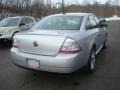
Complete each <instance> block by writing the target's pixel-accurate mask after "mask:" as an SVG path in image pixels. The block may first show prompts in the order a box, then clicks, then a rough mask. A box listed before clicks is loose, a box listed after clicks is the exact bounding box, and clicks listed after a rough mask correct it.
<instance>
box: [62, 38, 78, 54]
mask: <svg viewBox="0 0 120 90" xmlns="http://www.w3.org/2000/svg"><path fill="white" fill-rule="evenodd" d="M78 52H80V46H79V44H78V43H77V42H76V41H75V40H72V39H69V38H68V39H66V40H65V42H64V43H63V45H62V47H61V49H60V53H66V54H74V53H78Z"/></svg>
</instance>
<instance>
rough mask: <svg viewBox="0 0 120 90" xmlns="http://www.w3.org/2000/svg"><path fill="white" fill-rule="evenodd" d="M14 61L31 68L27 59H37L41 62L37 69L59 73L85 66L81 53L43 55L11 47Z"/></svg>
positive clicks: (70, 71) (69, 71)
mask: <svg viewBox="0 0 120 90" xmlns="http://www.w3.org/2000/svg"><path fill="white" fill-rule="evenodd" d="M11 58H12V62H13V63H14V64H16V65H19V66H21V67H25V68H28V69H33V68H29V67H28V65H27V60H28V59H32V60H37V61H39V62H40V68H37V69H36V70H41V71H48V72H57V73H72V72H74V71H76V70H78V69H80V68H81V67H83V66H84V64H83V61H82V60H83V58H82V56H81V55H80V54H70V55H67V54H64V55H63V54H59V55H57V56H55V57H52V56H41V55H33V54H27V53H22V52H20V51H19V50H18V49H16V48H12V49H11Z"/></svg>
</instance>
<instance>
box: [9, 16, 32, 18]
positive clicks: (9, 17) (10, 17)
mask: <svg viewBox="0 0 120 90" xmlns="http://www.w3.org/2000/svg"><path fill="white" fill-rule="evenodd" d="M23 17H30V18H32V17H31V16H15V17H9V18H23Z"/></svg>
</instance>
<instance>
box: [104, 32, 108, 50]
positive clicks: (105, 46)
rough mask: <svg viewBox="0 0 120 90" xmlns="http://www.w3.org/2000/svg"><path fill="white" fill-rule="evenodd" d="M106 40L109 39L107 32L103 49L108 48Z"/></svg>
mask: <svg viewBox="0 0 120 90" xmlns="http://www.w3.org/2000/svg"><path fill="white" fill-rule="evenodd" d="M106 41H107V34H106V38H105V41H104V43H103V49H106V48H107V45H106Z"/></svg>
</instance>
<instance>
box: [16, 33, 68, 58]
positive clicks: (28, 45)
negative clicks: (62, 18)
mask: <svg viewBox="0 0 120 90" xmlns="http://www.w3.org/2000/svg"><path fill="white" fill-rule="evenodd" d="M16 39H17V41H18V45H19V48H18V49H19V50H20V51H21V52H25V53H30V54H38V55H50V56H55V55H57V54H58V53H59V50H60V48H61V46H62V44H63V42H64V41H65V39H66V37H65V36H59V35H55V34H53V35H51V34H50V35H48V34H33V33H32V34H18V35H16Z"/></svg>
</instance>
